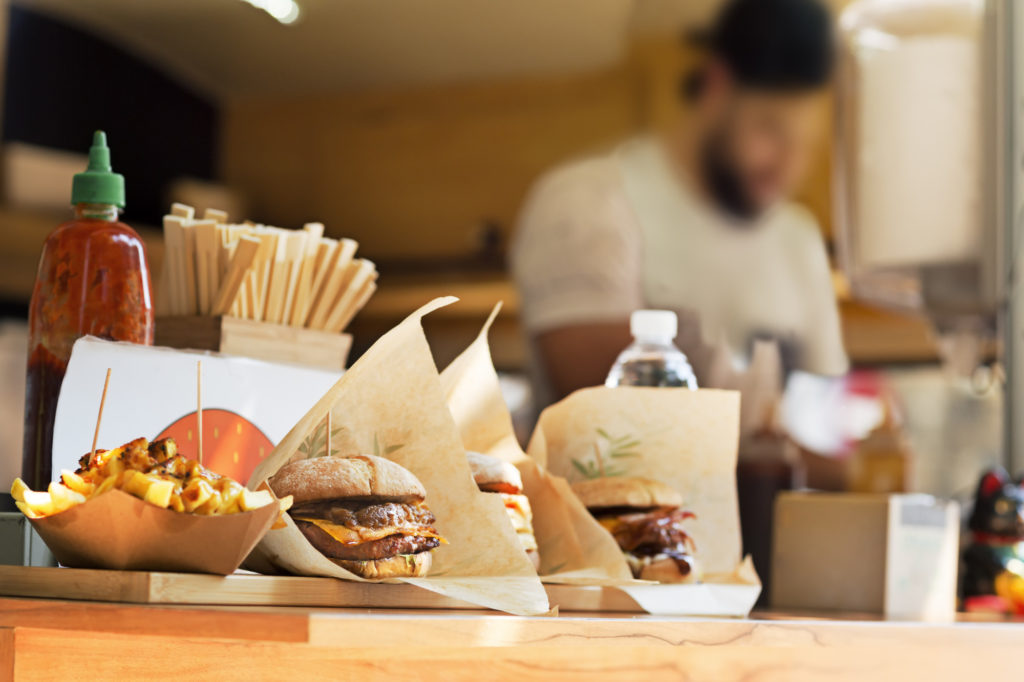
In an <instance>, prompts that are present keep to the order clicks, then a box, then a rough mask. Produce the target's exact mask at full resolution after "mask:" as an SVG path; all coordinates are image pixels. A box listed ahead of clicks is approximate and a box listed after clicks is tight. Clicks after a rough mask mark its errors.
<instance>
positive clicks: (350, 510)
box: [270, 455, 443, 579]
mask: <svg viewBox="0 0 1024 682" xmlns="http://www.w3.org/2000/svg"><path fill="white" fill-rule="evenodd" d="M270 487H271V489H272V490H273V491H274V494H275V495H278V496H284V495H291V496H293V497H294V499H295V503H294V506H293V507H292V508H291V509H290V510H289V514H290V515H291V517H292V520H293V521H294V522H295V525H296V526H298V528H299V530H300V531H302V534H303V535H305V536H306V539H307V540H309V542H310V544H312V545H313V546H314V547H316V548H317V550H319V551H320V552H321V553H322V554H323V555H324V556H326V557H327V558H328V559H330V560H331V561H333V562H334V563H336V564H338V565H339V566H341V567H342V568H344V569H345V570H347V571H351V572H352V573H355V574H356V575H358V576H361V577H363V578H374V579H380V578H408V577H420V576H424V575H426V574H427V572H428V571H429V570H430V550H432V549H433V548H435V547H437V546H438V545H439V544H440V543H441V542H443V539H442V538H441V536H440V535H438V533H437V530H435V529H434V525H433V524H434V515H433V514H431V513H430V510H429V509H427V506H426V504H424V502H423V500H424V498H425V497H426V494H427V493H426V490H424V489H423V484H422V483H420V481H419V479H417V478H416V477H415V476H414V475H413V474H412V472H410V471H409V470H407V469H405V468H403V467H401V466H399V465H398V464H395V463H394V462H392V461H391V460H388V459H384V458H383V457H374V456H372V455H356V456H353V457H317V458H314V459H304V460H300V461H297V462H292V463H291V464H288V465H286V466H284V467H282V468H281V470H280V471H278V472H277V474H276V475H275V476H274V477H273V478H271V479H270Z"/></svg>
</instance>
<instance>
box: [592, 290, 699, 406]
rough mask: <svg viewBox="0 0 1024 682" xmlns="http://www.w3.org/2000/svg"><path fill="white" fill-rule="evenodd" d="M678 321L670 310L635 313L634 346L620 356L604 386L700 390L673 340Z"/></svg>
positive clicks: (631, 326)
mask: <svg viewBox="0 0 1024 682" xmlns="http://www.w3.org/2000/svg"><path fill="white" fill-rule="evenodd" d="M678 328H679V320H678V319H677V318H676V314H675V313H674V312H672V311H671V310H636V311H634V312H633V314H632V316H630V319H629V330H630V333H632V334H633V343H632V344H631V345H630V346H629V348H627V349H626V350H624V351H622V352H621V353H619V357H618V359H616V360H615V364H614V365H613V366H612V371H611V372H609V373H608V378H607V379H606V380H605V382H604V385H605V386H611V387H615V386H685V387H687V388H690V389H691V390H696V389H697V378H696V377H695V376H694V375H693V368H692V367H691V366H690V361H689V360H688V359H687V358H686V354H685V353H683V351H681V350H679V348H677V347H676V345H675V344H674V343H672V341H673V339H675V338H676V333H677V332H678Z"/></svg>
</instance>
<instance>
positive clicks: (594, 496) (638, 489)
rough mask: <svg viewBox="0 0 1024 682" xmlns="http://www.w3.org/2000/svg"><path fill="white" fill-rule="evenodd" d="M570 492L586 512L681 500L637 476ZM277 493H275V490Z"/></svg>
mask: <svg viewBox="0 0 1024 682" xmlns="http://www.w3.org/2000/svg"><path fill="white" fill-rule="evenodd" d="M572 490H573V492H574V493H576V496H577V497H579V498H580V501H581V502H582V503H583V506H585V507H586V508H587V509H601V508H612V507H635V508H637V509H648V508H650V507H678V506H680V505H682V504H683V497H682V495H680V494H679V493H678V492H677V491H676V490H675V489H673V488H671V487H670V486H667V485H665V484H664V483H662V482H661V481H654V480H651V479H649V478H639V477H636V476H606V477H603V478H592V479H589V480H586V481H579V482H577V483H573V485H572ZM275 492H276V489H275Z"/></svg>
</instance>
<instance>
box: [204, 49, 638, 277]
mask: <svg viewBox="0 0 1024 682" xmlns="http://www.w3.org/2000/svg"><path fill="white" fill-rule="evenodd" d="M634 88H635V83H634V81H633V80H632V79H631V78H629V75H628V70H627V69H625V68H623V69H620V70H615V71H609V72H606V73H601V74H592V75H587V76H577V77H571V78H568V77H566V78H545V79H537V80H529V81H506V82H498V83H488V84H479V85H462V86H444V87H435V88H431V89H429V90H414V91H397V92H361V93H351V94H335V95H329V96H322V97H303V98H293V99H275V100H252V99H249V100H238V101H233V102H230V103H228V104H227V105H226V107H225V109H226V111H225V124H224V149H223V152H224V153H223V156H222V165H223V174H224V177H225V179H226V180H227V181H228V182H229V183H231V184H232V185H233V186H236V187H237V188H239V189H240V190H242V191H243V192H244V193H245V194H246V195H247V198H248V200H249V201H250V205H251V207H252V208H251V211H252V215H253V216H254V217H259V219H261V220H264V221H276V222H279V223H287V224H290V225H294V224H296V223H297V222H298V221H301V220H304V219H310V220H311V219H317V220H321V221H323V222H324V223H325V224H326V225H327V231H328V233H329V234H334V235H339V234H344V235H348V236H352V237H355V238H357V239H359V240H360V242H361V243H362V244H363V247H364V252H365V253H366V254H367V255H368V256H369V257H376V258H383V259H390V260H406V259H426V258H431V257H444V258H459V257H466V256H468V255H469V254H471V253H472V252H473V250H474V246H475V245H474V238H475V236H476V235H477V230H478V227H479V225H480V224H481V223H482V222H483V221H494V222H495V223H497V224H498V225H499V226H500V227H501V228H502V230H503V232H505V233H506V234H507V231H508V230H509V229H510V228H511V227H512V225H513V223H514V219H515V216H516V214H517V212H518V209H519V206H520V203H521V201H522V199H523V196H524V193H525V191H526V190H527V188H528V187H529V185H530V183H531V182H532V181H533V180H534V179H535V178H536V177H537V175H538V174H540V173H541V172H542V171H544V170H545V169H547V168H549V167H551V166H552V165H554V164H556V163H558V162H560V161H562V160H565V159H567V158H571V157H573V156H575V155H579V154H582V153H585V152H587V151H591V150H597V149H600V148H602V147H605V146H608V145H610V144H612V143H614V142H615V141H617V140H619V139H621V138H623V137H625V136H627V135H629V134H630V132H632V131H633V130H635V129H636V128H637V124H638V120H639V114H638V105H637V98H636V96H635V95H634Z"/></svg>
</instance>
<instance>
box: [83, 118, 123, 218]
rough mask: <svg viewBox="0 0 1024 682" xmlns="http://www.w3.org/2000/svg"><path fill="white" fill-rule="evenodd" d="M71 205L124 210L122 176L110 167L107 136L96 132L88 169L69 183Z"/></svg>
mask: <svg viewBox="0 0 1024 682" xmlns="http://www.w3.org/2000/svg"><path fill="white" fill-rule="evenodd" d="M71 203H72V204H113V205H114V206H117V207H119V208H124V176H123V175H121V174H120V173H114V172H113V171H112V170H111V167H110V148H109V147H107V134H106V133H105V132H103V131H102V130H97V131H96V132H95V133H93V135H92V146H91V147H89V167H88V168H86V170H85V172H84V173H76V174H75V178H74V180H73V181H72V182H71Z"/></svg>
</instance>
